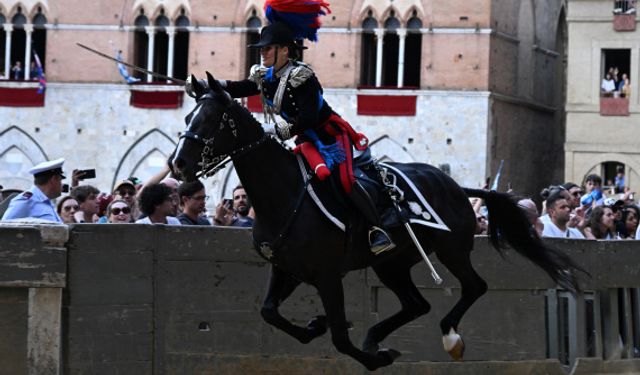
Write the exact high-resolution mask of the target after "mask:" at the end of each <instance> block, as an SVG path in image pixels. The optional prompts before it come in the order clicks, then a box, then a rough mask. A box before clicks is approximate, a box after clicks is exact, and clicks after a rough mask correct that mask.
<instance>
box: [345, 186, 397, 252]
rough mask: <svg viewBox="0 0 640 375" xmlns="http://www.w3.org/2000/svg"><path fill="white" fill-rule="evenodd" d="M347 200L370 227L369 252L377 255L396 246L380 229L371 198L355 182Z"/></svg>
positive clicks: (379, 221) (379, 222)
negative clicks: (349, 200)
mask: <svg viewBox="0 0 640 375" xmlns="http://www.w3.org/2000/svg"><path fill="white" fill-rule="evenodd" d="M349 199H351V202H352V203H353V204H354V205H355V206H356V208H358V210H359V211H360V213H362V215H364V217H365V219H366V220H367V222H368V223H369V224H370V225H371V230H370V231H369V243H370V245H371V252H373V253H374V254H379V253H381V252H383V251H387V250H391V249H393V248H394V247H395V246H396V245H395V244H394V243H393V242H392V241H391V238H390V237H389V235H388V234H387V233H386V232H385V231H384V230H383V229H382V225H381V220H380V215H379V214H378V210H377V209H376V205H375V203H374V202H373V200H372V199H371V196H370V195H369V193H368V192H367V190H365V188H364V187H362V185H360V182H358V181H356V182H355V183H354V184H353V185H352V188H351V193H349Z"/></svg>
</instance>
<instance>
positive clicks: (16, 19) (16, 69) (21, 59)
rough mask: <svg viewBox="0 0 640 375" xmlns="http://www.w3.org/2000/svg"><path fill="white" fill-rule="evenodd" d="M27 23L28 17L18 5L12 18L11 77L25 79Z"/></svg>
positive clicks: (9, 57)
mask: <svg viewBox="0 0 640 375" xmlns="http://www.w3.org/2000/svg"><path fill="white" fill-rule="evenodd" d="M26 23H27V17H25V16H24V14H22V8H21V7H18V12H17V13H16V14H15V15H14V16H13V18H12V19H11V24H12V25H13V31H12V33H11V52H10V55H9V56H8V59H9V64H10V67H9V69H10V73H11V74H10V75H9V77H10V78H11V79H18V80H21V79H24V73H25V66H24V64H25V51H26V46H27V33H26V32H25V30H24V25H25V24H26ZM5 61H6V60H5Z"/></svg>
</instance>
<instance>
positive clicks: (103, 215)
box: [97, 193, 114, 224]
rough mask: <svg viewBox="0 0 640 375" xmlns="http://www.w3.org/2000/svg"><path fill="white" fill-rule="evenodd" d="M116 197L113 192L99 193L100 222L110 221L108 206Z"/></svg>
mask: <svg viewBox="0 0 640 375" xmlns="http://www.w3.org/2000/svg"><path fill="white" fill-rule="evenodd" d="M113 199H114V197H113V195H111V194H105V193H101V194H100V195H98V214H97V216H98V223H100V224H104V223H106V222H108V221H109V214H108V211H107V208H108V207H109V204H111V202H112V201H113Z"/></svg>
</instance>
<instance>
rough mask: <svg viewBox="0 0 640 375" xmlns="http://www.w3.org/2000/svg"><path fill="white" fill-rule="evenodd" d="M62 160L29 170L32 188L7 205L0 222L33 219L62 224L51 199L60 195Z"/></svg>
mask: <svg viewBox="0 0 640 375" xmlns="http://www.w3.org/2000/svg"><path fill="white" fill-rule="evenodd" d="M62 164H64V159H57V160H52V161H46V162H43V163H40V164H38V165H36V166H34V167H33V168H31V169H29V173H30V174H32V175H33V186H32V187H31V188H30V189H29V190H27V191H24V192H22V193H20V194H18V195H17V196H15V197H14V198H13V199H12V200H11V202H10V203H9V207H7V210H6V211H5V212H4V214H3V215H2V220H10V219H20V218H26V217H33V218H36V219H43V220H50V221H55V222H58V223H62V219H61V218H60V216H58V213H57V212H56V207H55V206H54V205H53V203H51V199H55V198H58V197H59V196H60V194H61V193H62V180H63V179H64V178H65V177H64V174H63V173H62Z"/></svg>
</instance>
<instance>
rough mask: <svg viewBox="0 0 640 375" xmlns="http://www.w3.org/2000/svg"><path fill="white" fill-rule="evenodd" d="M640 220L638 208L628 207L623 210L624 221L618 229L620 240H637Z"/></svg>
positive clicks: (621, 221)
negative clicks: (639, 221)
mask: <svg viewBox="0 0 640 375" xmlns="http://www.w3.org/2000/svg"><path fill="white" fill-rule="evenodd" d="M638 220H640V209H638V207H637V206H626V207H625V208H624V209H623V210H622V220H620V223H619V225H618V226H617V227H616V229H617V232H618V235H619V236H620V238H626V239H630V240H637V239H638V237H636V232H637V231H638Z"/></svg>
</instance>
